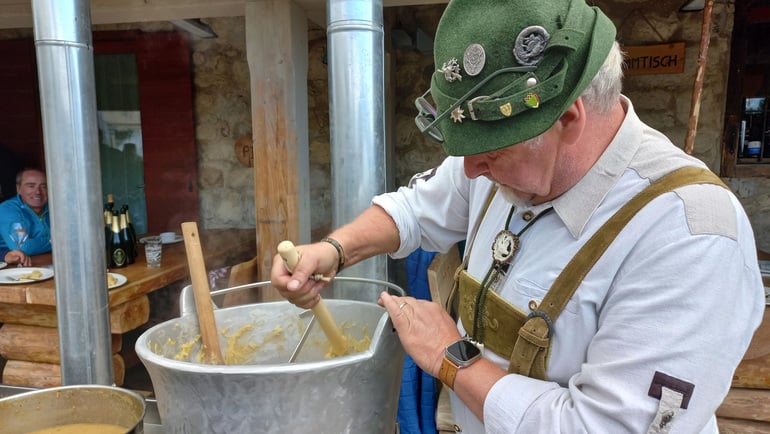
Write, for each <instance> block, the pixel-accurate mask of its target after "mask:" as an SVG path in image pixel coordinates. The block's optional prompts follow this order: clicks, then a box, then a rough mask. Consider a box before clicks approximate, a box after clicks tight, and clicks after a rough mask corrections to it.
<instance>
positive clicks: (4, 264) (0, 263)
mask: <svg viewBox="0 0 770 434" xmlns="http://www.w3.org/2000/svg"><path fill="white" fill-rule="evenodd" d="M7 266H8V264H7V263H5V262H0V270H2V269H3V268H5V267H7Z"/></svg>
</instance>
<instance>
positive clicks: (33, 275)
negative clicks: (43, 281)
mask: <svg viewBox="0 0 770 434" xmlns="http://www.w3.org/2000/svg"><path fill="white" fill-rule="evenodd" d="M41 277H43V273H41V272H40V270H34V271H30V272H29V273H24V274H19V275H18V276H17V277H16V278H17V279H19V280H23V279H26V280H37V279H40V278H41Z"/></svg>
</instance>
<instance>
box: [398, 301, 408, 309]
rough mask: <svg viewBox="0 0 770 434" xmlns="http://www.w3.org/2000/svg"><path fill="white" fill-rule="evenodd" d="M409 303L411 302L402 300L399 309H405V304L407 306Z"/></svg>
mask: <svg viewBox="0 0 770 434" xmlns="http://www.w3.org/2000/svg"><path fill="white" fill-rule="evenodd" d="M407 304H409V303H407V302H405V301H402V302H401V304H399V305H398V310H403V309H404V306H406V305H407Z"/></svg>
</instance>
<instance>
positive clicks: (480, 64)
mask: <svg viewBox="0 0 770 434" xmlns="http://www.w3.org/2000/svg"><path fill="white" fill-rule="evenodd" d="M486 61H487V53H486V52H485V51H484V47H482V46H481V44H471V45H468V48H466V49H465V53H464V54H463V68H465V73H466V74H468V75H470V76H471V77H474V76H476V75H479V73H480V72H481V70H482V69H484V64H485V63H486Z"/></svg>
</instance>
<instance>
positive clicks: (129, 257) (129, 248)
mask: <svg viewBox="0 0 770 434" xmlns="http://www.w3.org/2000/svg"><path fill="white" fill-rule="evenodd" d="M120 241H121V242H123V248H124V249H125V251H126V263H127V264H133V263H134V260H135V259H136V245H135V244H133V243H132V242H131V234H129V233H128V225H127V224H126V213H121V214H120Z"/></svg>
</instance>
